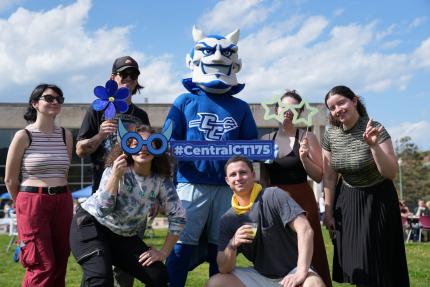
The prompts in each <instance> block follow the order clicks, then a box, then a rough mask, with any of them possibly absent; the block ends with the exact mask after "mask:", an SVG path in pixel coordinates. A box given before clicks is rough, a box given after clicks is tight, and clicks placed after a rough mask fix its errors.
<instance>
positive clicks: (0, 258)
mask: <svg viewBox="0 0 430 287" xmlns="http://www.w3.org/2000/svg"><path fill="white" fill-rule="evenodd" d="M165 232H166V231H165V230H156V231H155V236H154V238H153V239H146V240H145V242H147V243H148V244H150V245H155V246H158V247H159V246H161V244H162V243H163V241H164V236H165ZM324 238H325V243H326V249H327V253H328V256H329V263H330V265H331V259H332V256H333V247H332V245H331V241H330V240H329V239H328V235H327V232H326V231H325V230H324ZM8 242H9V237H8V236H7V235H0V286H1V287H9V286H10V287H15V286H16V287H18V286H20V284H21V280H22V277H23V276H24V268H23V267H22V266H21V265H20V264H19V263H15V262H13V261H12V255H13V250H11V251H9V253H6V246H7V244H8ZM406 254H407V260H408V267H409V277H410V280H411V287H428V286H430V263H429V262H430V260H429V258H430V243H409V244H407V245H406ZM238 265H240V266H249V261H247V260H246V259H245V258H244V257H243V256H240V257H239V259H238ZM330 268H331V266H330ZM81 274H82V273H81V268H80V266H79V265H78V264H77V263H76V262H75V260H74V258H73V257H72V256H71V257H70V258H69V265H68V268H67V277H66V286H72V287H74V286H80V280H81ZM207 274H208V265H207V264H202V265H200V266H199V267H198V268H196V269H194V270H193V271H192V272H190V273H189V275H188V281H187V284H186V285H187V286H190V287H193V286H203V285H204V284H205V282H206V280H207V278H208V277H207V276H208V275H207ZM134 286H144V285H143V284H142V283H140V282H137V280H136V282H135V284H134ZM333 286H335V287H342V286H351V285H349V284H338V283H334V284H333Z"/></svg>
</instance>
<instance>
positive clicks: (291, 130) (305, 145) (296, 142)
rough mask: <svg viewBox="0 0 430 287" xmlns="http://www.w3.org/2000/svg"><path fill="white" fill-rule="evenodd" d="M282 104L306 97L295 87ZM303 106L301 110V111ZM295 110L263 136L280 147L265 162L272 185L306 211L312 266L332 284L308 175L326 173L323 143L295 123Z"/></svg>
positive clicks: (315, 177)
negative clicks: (310, 235)
mask: <svg viewBox="0 0 430 287" xmlns="http://www.w3.org/2000/svg"><path fill="white" fill-rule="evenodd" d="M280 101H281V102H282V104H285V105H289V106H291V105H298V104H300V103H301V102H302V97H301V96H300V95H299V94H298V93H297V92H296V91H295V90H292V91H286V92H285V93H284V94H283V95H282V96H281V98H280ZM280 111H281V110H280V107H279V106H278V104H276V105H275V113H276V114H280ZM302 111H303V110H298V111H297V112H298V113H299V114H300V113H301V112H302ZM293 118H294V114H293V112H292V111H291V110H287V111H286V112H285V113H284V114H283V122H282V124H280V125H279V128H278V129H277V130H276V131H275V132H272V133H270V134H266V135H264V136H263V137H262V139H263V140H272V141H273V142H274V143H275V144H276V145H277V146H278V147H279V152H278V155H277V157H276V158H275V159H274V160H273V162H271V163H270V164H265V167H266V168H267V171H268V175H269V186H277V187H279V188H281V189H282V190H284V191H285V192H287V193H288V194H289V195H290V196H291V197H292V198H293V199H294V201H295V202H297V203H298V204H299V205H300V206H301V207H302V208H303V209H304V210H305V211H306V217H307V218H308V220H309V222H310V224H311V226H312V229H313V231H314V238H313V240H314V242H313V245H314V253H313V257H312V266H313V267H314V268H315V270H316V271H317V272H318V274H319V275H320V276H321V277H322V278H323V280H324V283H325V284H326V285H327V286H328V287H331V279H330V270H329V267H328V261H327V254H326V250H325V245H324V239H323V236H322V231H321V223H320V215H319V211H318V204H317V201H316V200H315V196H314V192H313V190H312V188H311V186H310V185H309V183H308V176H309V177H310V178H311V179H312V180H314V181H316V182H320V181H321V179H322V174H323V166H322V156H321V146H320V144H319V142H318V139H317V137H316V136H315V135H314V134H313V133H312V132H310V131H309V132H307V131H306V130H303V129H299V128H298V127H297V126H296V125H295V124H294V123H293Z"/></svg>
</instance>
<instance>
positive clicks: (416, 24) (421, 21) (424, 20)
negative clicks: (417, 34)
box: [408, 16, 427, 29]
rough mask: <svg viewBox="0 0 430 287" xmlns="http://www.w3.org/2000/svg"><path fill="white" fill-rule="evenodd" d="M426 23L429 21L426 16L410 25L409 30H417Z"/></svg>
mask: <svg viewBox="0 0 430 287" xmlns="http://www.w3.org/2000/svg"><path fill="white" fill-rule="evenodd" d="M426 21H427V17H425V16H421V17H417V18H415V19H414V20H413V21H412V22H411V23H410V24H409V26H408V29H413V28H417V27H419V26H421V25H422V24H424V23H425V22H426Z"/></svg>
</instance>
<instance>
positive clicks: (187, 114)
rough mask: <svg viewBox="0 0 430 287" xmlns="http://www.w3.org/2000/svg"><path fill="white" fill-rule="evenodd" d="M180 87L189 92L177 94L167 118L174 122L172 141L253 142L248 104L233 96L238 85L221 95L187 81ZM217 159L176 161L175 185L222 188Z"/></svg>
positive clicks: (221, 170)
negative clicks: (211, 185)
mask: <svg viewBox="0 0 430 287" xmlns="http://www.w3.org/2000/svg"><path fill="white" fill-rule="evenodd" d="M183 84H184V86H185V88H186V89H187V90H188V91H190V93H185V94H182V95H180V96H179V97H178V98H177V99H176V100H175V102H174V103H173V106H172V108H171V109H170V111H169V114H168V116H167V118H169V119H171V120H172V121H173V122H174V128H173V133H172V139H173V140H190V141H202V140H207V141H227V140H251V139H257V137H258V132H257V126H256V124H255V121H254V118H253V116H252V113H251V109H250V108H249V105H248V104H247V103H246V102H244V101H242V100H240V99H238V98H235V97H233V96H232V95H233V94H236V93H238V92H239V91H240V90H242V89H243V86H244V85H242V84H239V85H237V86H234V87H232V89H231V90H230V91H228V92H226V93H225V94H209V93H206V92H205V91H203V90H202V89H200V88H199V87H198V86H197V85H195V84H194V83H193V82H192V81H191V79H184V80H183ZM225 162H226V161H219V160H196V161H179V162H178V169H177V176H176V180H177V182H189V183H194V184H213V185H226V182H225V179H224V178H225V173H224V164H225Z"/></svg>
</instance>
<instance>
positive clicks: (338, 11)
mask: <svg viewBox="0 0 430 287" xmlns="http://www.w3.org/2000/svg"><path fill="white" fill-rule="evenodd" d="M344 13H345V9H343V8H338V9H336V10H334V12H333V16H334V17H339V16H342V15H343V14H344Z"/></svg>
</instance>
